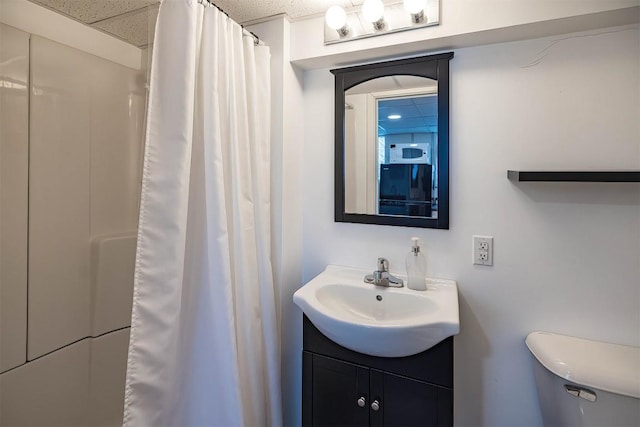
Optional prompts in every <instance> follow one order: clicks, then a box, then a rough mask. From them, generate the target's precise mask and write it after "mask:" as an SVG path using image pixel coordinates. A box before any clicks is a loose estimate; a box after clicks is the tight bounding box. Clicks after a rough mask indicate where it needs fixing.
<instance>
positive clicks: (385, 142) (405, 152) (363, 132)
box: [331, 52, 453, 229]
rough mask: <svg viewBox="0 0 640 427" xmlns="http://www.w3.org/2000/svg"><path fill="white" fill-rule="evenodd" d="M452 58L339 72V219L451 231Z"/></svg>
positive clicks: (419, 59)
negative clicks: (450, 64) (450, 63)
mask: <svg viewBox="0 0 640 427" xmlns="http://www.w3.org/2000/svg"><path fill="white" fill-rule="evenodd" d="M451 58H453V53H451V52H449V53H443V54H437V55H430V56H423V57H416V58H407V59H401V60H396V61H387V62H380V63H374V64H366V65H358V66H354V67H347V68H339V69H334V70H331V72H332V73H333V74H334V75H335V220H336V221H338V222H355V223H363V224H382V225H400V226H408V227H424V228H441V229H448V228H449V61H450V60H451Z"/></svg>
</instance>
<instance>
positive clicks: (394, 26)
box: [324, 0, 440, 45]
mask: <svg viewBox="0 0 640 427" xmlns="http://www.w3.org/2000/svg"><path fill="white" fill-rule="evenodd" d="M439 24H440V0H427V3H426V6H425V8H424V10H422V11H421V12H419V13H414V14H412V13H408V12H407V11H406V10H405V9H404V6H403V2H402V1H396V2H391V3H387V2H386V1H385V8H384V17H383V18H381V19H380V20H378V21H377V22H368V21H367V20H366V19H364V16H363V15H362V11H361V10H360V9H359V8H354V9H352V10H348V11H347V23H346V24H345V26H344V27H343V28H341V29H338V30H335V29H333V28H330V27H329V26H328V25H327V24H326V22H325V25H324V44H325V45H330V44H334V43H342V42H346V41H351V40H359V39H363V38H367V37H374V36H381V35H386V34H393V33H397V32H401V31H408V30H413V29H417V28H424V27H430V26H436V25H439Z"/></svg>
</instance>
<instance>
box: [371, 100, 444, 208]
mask: <svg viewBox="0 0 640 427" xmlns="http://www.w3.org/2000/svg"><path fill="white" fill-rule="evenodd" d="M376 101H377V124H378V126H377V129H378V156H377V159H378V168H377V170H378V177H377V178H378V179H377V182H378V195H377V200H378V212H377V213H378V214H380V215H403V216H419V217H428V218H430V217H433V216H434V215H437V208H438V207H437V169H438V168H437V158H438V155H437V150H438V148H437V139H438V138H437V135H438V97H437V94H418V95H411V96H395V97H392V96H389V95H388V94H387V95H386V96H384V97H379V98H377V100H376Z"/></svg>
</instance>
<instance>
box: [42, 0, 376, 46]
mask: <svg viewBox="0 0 640 427" xmlns="http://www.w3.org/2000/svg"><path fill="white" fill-rule="evenodd" d="M30 1H32V2H33V3H37V4H39V5H41V6H44V7H46V8H48V9H51V10H54V11H55V12H58V13H61V14H63V15H66V16H68V17H70V18H72V19H75V20H76V21H80V22H82V23H83V24H86V25H89V26H91V27H93V28H95V29H97V30H100V31H104V32H106V33H108V34H110V35H113V36H115V37H117V38H119V39H121V40H124V41H126V42H127V43H131V44H133V45H135V46H138V47H140V48H144V47H146V46H147V45H149V44H150V41H151V40H153V34H154V30H155V22H156V18H157V16H158V8H159V6H160V0H30ZM363 1H364V0H213V2H214V3H215V4H216V5H217V6H218V7H220V8H221V9H222V10H224V11H225V12H226V13H227V14H229V16H230V17H231V18H232V19H233V20H235V21H236V22H239V23H241V24H242V23H247V22H254V21H258V20H261V19H264V18H267V17H270V16H274V15H280V14H286V15H288V16H289V18H290V19H293V20H295V19H299V18H303V17H307V16H310V15H316V14H319V13H324V12H325V11H326V9H327V8H328V7H329V6H332V5H334V4H338V5H341V6H343V7H344V8H351V7H354V6H358V5H361V4H362V2H363Z"/></svg>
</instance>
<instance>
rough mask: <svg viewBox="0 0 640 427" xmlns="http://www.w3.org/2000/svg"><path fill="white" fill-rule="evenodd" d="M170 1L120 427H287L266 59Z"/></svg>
mask: <svg viewBox="0 0 640 427" xmlns="http://www.w3.org/2000/svg"><path fill="white" fill-rule="evenodd" d="M253 42H254V40H253V38H252V37H249V36H243V30H242V28H241V27H240V26H239V25H238V24H236V23H235V22H233V21H231V20H230V19H229V18H228V17H227V16H225V15H224V14H223V13H221V12H220V11H218V10H217V9H216V8H214V7H204V6H202V5H200V4H198V3H197V2H196V1H195V0H193V1H192V0H164V1H163V2H162V6H161V7H160V13H159V16H158V23H157V27H156V35H155V43H154V48H153V64H152V68H151V92H150V97H149V113H148V120H147V133H146V147H145V162H144V173H143V185H142V196H141V207H140V222H139V231H138V250H137V257H136V270H135V271H136V272H135V290H134V304H133V314H132V324H131V340H130V346H129V359H128V366H127V383H126V390H125V412H124V425H125V426H128V427H144V426H224V427H232V426H279V425H281V424H282V415H281V413H282V408H281V394H280V355H279V349H280V338H279V333H278V327H277V321H276V312H275V291H274V283H273V275H272V269H271V263H270V246H271V243H270V239H271V236H270V191H269V186H270V170H269V168H270V159H269V154H270V153H269V134H270V129H269V124H270V90H269V87H270V77H269V61H270V54H269V49H268V48H267V47H265V46H254V43H253Z"/></svg>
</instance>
